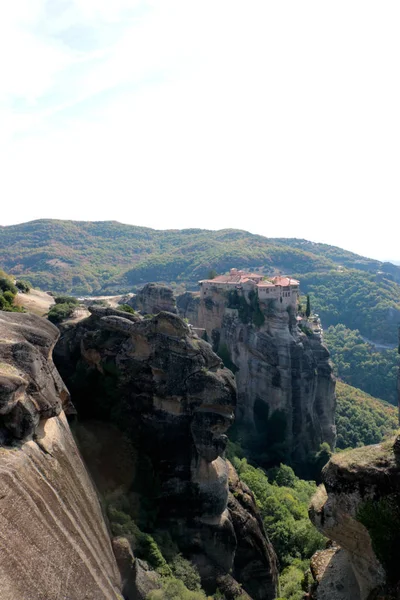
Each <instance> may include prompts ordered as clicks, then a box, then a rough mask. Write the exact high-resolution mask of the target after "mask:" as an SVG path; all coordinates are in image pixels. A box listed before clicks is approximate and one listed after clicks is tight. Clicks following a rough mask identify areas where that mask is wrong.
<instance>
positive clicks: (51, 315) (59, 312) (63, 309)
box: [47, 303, 76, 323]
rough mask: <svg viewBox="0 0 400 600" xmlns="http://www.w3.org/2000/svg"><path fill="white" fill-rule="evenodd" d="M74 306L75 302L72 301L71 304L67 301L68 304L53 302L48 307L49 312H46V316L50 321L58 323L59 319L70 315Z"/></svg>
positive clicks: (61, 319)
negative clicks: (52, 304) (53, 303)
mask: <svg viewBox="0 0 400 600" xmlns="http://www.w3.org/2000/svg"><path fill="white" fill-rule="evenodd" d="M75 307H76V304H75V303H73V304H69V303H68V304H67V303H63V304H55V305H54V306H52V307H51V308H50V310H49V312H48V313H47V318H48V319H49V321H51V322H52V323H60V322H61V321H63V320H64V319H67V318H68V317H70V316H71V315H72V313H73V312H74V309H75Z"/></svg>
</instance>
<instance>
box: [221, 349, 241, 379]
mask: <svg viewBox="0 0 400 600" xmlns="http://www.w3.org/2000/svg"><path fill="white" fill-rule="evenodd" d="M217 354H218V356H219V357H220V358H221V360H222V362H223V363H224V365H225V367H226V368H227V369H230V370H231V371H232V373H236V371H238V370H239V369H238V368H237V366H236V365H235V363H234V362H232V358H231V355H230V353H229V349H228V346H227V345H226V344H220V345H219V347H218V351H217Z"/></svg>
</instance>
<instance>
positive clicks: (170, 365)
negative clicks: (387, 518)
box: [55, 309, 277, 600]
mask: <svg viewBox="0 0 400 600" xmlns="http://www.w3.org/2000/svg"><path fill="white" fill-rule="evenodd" d="M104 310H105V309H103V310H101V311H100V312H99V309H96V310H95V311H92V309H91V311H92V316H91V317H90V318H89V319H87V320H85V321H83V322H81V323H79V324H78V325H77V326H76V327H75V328H74V329H72V330H69V331H67V332H66V333H65V334H64V335H63V336H62V338H61V340H60V342H59V344H58V345H57V348H56V353H55V356H56V364H59V365H60V369H61V373H62V375H63V377H64V378H65V380H66V381H67V383H68V385H69V386H70V389H71V392H72V394H73V398H74V402H75V403H76V405H77V408H78V411H79V414H80V415H81V416H82V417H84V416H85V415H86V416H88V417H91V418H93V417H96V418H98V419H102V420H105V421H107V422H112V423H113V424H114V425H116V426H117V427H118V428H119V429H120V430H121V431H123V432H124V434H126V435H128V436H129V438H130V440H131V441H132V443H133V444H134V445H135V449H136V451H137V453H138V456H137V469H138V470H140V465H141V464H143V461H147V462H146V465H147V467H146V473H147V474H148V476H149V477H150V476H151V475H152V476H153V484H152V485H153V487H152V490H151V493H152V498H150V497H149V496H147V499H146V500H147V501H148V502H149V501H150V502H151V501H153V503H154V504H153V506H156V507H157V516H156V525H157V528H159V529H164V530H166V531H168V532H170V534H171V535H173V537H174V541H175V542H176V543H177V544H178V546H179V548H180V550H181V551H182V552H184V554H186V555H187V556H190V557H191V558H193V560H195V561H196V562H197V564H198V566H199V569H200V572H201V574H202V576H203V581H204V582H205V583H206V584H207V582H208V584H210V588H212V587H213V586H214V589H215V586H216V585H217V584H218V580H219V578H221V577H223V576H225V577H227V578H228V579H229V578H230V589H233V588H234V586H235V585H236V588H237V589H239V587H238V583H237V582H240V583H242V584H243V588H244V589H245V590H246V588H247V587H249V588H251V589H252V590H256V591H257V590H258V591H257V594H258V595H255V596H254V598H255V599H256V600H258V599H260V600H268V599H272V598H274V597H275V589H276V580H277V571H276V564H275V555H274V552H273V550H272V548H271V546H270V545H269V543H268V541H267V540H266V538H265V534H264V531H263V529H262V524H261V522H260V521H257V517H256V515H255V514H251V513H248V514H247V513H246V512H245V509H244V508H243V507H242V509H241V508H240V506H239V505H238V504H237V503H236V500H235V501H233V500H231V501H229V502H228V498H229V468H228V463H227V462H226V461H225V459H224V458H223V453H224V450H225V446H226V442H227V437H226V435H225V432H226V430H227V429H228V427H229V426H230V425H231V423H232V421H233V415H234V410H235V404H236V390H235V383H234V378H233V375H232V373H231V372H230V371H228V370H227V369H226V368H224V367H223V364H222V361H221V359H220V358H219V357H218V356H216V355H215V354H214V352H213V351H212V349H211V347H210V345H209V344H208V343H206V342H204V341H203V340H201V339H199V338H198V337H197V336H196V335H194V334H193V333H192V332H191V330H190V328H189V327H188V326H187V325H186V324H185V323H184V322H183V321H182V320H181V319H180V318H179V317H177V316H175V315H173V314H171V313H169V312H160V313H159V314H158V315H157V316H154V317H153V318H151V319H145V320H136V321H135V319H133V318H129V317H127V318H126V319H124V318H122V317H121V316H120V315H119V314H114V315H113V314H111V312H110V309H107V310H108V312H107V314H105V313H104ZM150 487H151V486H150ZM134 488H135V483H134V484H133V485H132V491H133V492H134V491H135V489H134ZM148 489H149V486H148ZM249 498H250V496H249ZM249 502H250V500H249ZM253 503H254V502H253ZM139 504H140V501H139ZM250 504H251V502H250ZM250 504H249V506H250ZM253 508H254V510H255V505H254V507H253ZM238 536H241V537H238ZM245 556H246V557H248V558H249V565H244V562H245V561H244V557H245ZM231 569H233V572H232V573H233V574H232V575H230V574H229V572H230V570H231ZM210 573H212V576H211V578H210V576H209V574H210ZM228 587H229V586H228ZM254 593H256V592H254ZM227 597H228V598H229V597H233V596H232V595H231V596H229V595H228V596H227Z"/></svg>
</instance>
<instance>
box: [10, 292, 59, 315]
mask: <svg viewBox="0 0 400 600" xmlns="http://www.w3.org/2000/svg"><path fill="white" fill-rule="evenodd" d="M15 303H16V304H17V306H22V307H23V308H25V309H26V310H27V311H28V312H31V313H33V314H35V315H39V317H43V316H44V315H45V314H46V313H48V312H49V309H50V306H52V305H53V304H54V298H53V297H52V296H50V295H49V294H46V292H40V291H39V290H33V289H32V290H31V291H30V292H29V294H21V293H20V292H18V294H17V297H16V302H15Z"/></svg>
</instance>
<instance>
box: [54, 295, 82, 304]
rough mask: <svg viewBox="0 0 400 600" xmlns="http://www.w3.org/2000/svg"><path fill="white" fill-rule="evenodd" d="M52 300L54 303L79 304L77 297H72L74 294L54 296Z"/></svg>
mask: <svg viewBox="0 0 400 600" xmlns="http://www.w3.org/2000/svg"><path fill="white" fill-rule="evenodd" d="M54 302H55V303H56V304H75V305H76V304H79V300H78V298H74V296H56V298H54Z"/></svg>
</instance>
